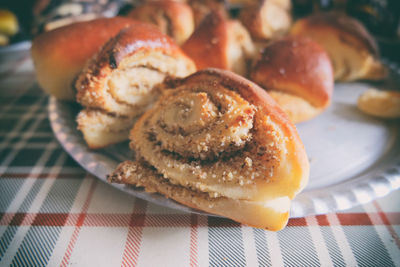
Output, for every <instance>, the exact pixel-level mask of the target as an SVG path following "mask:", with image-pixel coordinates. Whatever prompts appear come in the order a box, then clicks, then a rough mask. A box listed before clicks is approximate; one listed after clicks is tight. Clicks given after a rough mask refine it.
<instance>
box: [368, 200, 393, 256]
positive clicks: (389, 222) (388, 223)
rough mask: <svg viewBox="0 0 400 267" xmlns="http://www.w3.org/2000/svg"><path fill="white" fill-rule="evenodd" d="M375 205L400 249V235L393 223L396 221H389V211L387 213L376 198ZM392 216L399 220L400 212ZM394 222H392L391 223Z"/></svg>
mask: <svg viewBox="0 0 400 267" xmlns="http://www.w3.org/2000/svg"><path fill="white" fill-rule="evenodd" d="M373 203H374V206H375V208H376V210H377V211H378V215H379V216H380V218H381V220H382V221H383V222H384V224H385V225H386V228H387V229H388V231H389V233H390V235H391V236H392V237H393V239H394V242H396V245H397V247H398V248H399V249H400V239H399V236H398V235H397V233H396V231H395V230H394V228H393V226H392V224H393V223H394V222H393V221H389V219H388V217H387V216H386V214H387V213H385V212H384V211H383V210H382V208H381V206H379V203H378V202H377V201H376V200H374V202H373ZM392 218H395V219H396V220H395V221H397V222H398V221H399V220H400V214H399V213H397V214H396V216H393V217H392ZM391 223H392V224H391Z"/></svg>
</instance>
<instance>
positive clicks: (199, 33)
mask: <svg viewBox="0 0 400 267" xmlns="http://www.w3.org/2000/svg"><path fill="white" fill-rule="evenodd" d="M182 49H183V51H185V53H186V54H187V55H188V56H189V57H191V58H192V59H193V60H194V62H195V63H196V66H197V69H205V68H210V67H213V68H220V69H226V70H231V71H233V72H236V73H238V74H240V75H243V76H244V75H246V74H247V65H248V63H249V61H250V59H251V58H252V57H253V55H254V54H255V48H254V44H253V42H252V40H251V37H250V35H249V33H248V32H247V30H246V29H245V28H244V27H243V25H242V24H241V23H240V22H239V21H237V20H228V19H227V18H226V17H225V16H224V15H223V14H222V13H220V12H212V13H210V14H209V15H208V16H207V17H206V18H205V19H204V20H203V22H202V23H201V24H200V26H199V27H198V28H197V29H196V30H195V31H194V32H193V34H192V36H190V38H189V39H188V40H187V41H186V42H185V43H184V44H183V45H182Z"/></svg>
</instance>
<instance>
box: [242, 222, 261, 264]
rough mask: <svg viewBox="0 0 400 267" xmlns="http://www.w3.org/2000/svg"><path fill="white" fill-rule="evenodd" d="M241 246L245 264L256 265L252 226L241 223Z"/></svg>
mask: <svg viewBox="0 0 400 267" xmlns="http://www.w3.org/2000/svg"><path fill="white" fill-rule="evenodd" d="M241 227H242V235H243V247H244V255H245V258H246V265H247V266H257V264H258V263H257V249H256V244H255V241H254V234H253V228H252V227H249V226H245V225H242V226H241Z"/></svg>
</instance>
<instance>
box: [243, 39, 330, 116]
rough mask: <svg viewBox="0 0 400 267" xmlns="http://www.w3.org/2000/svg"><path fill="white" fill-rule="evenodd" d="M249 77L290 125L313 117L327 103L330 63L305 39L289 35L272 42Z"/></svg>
mask: <svg viewBox="0 0 400 267" xmlns="http://www.w3.org/2000/svg"><path fill="white" fill-rule="evenodd" d="M250 78H251V80H253V81H254V82H255V83H257V84H259V85H260V86H261V87H263V88H264V89H265V90H267V91H268V93H269V94H270V96H272V97H273V98H274V99H275V101H276V102H277V103H278V104H279V105H280V106H281V108H282V109H283V110H284V111H285V112H286V114H287V115H288V116H289V118H290V119H291V121H292V122H293V123H298V122H302V121H305V120H309V119H311V118H313V117H315V116H317V115H318V114H320V113H322V111H324V110H325V109H326V108H327V107H328V106H329V104H330V102H331V96H332V93H333V86H334V80H333V68H332V64H331V61H330V59H329V56H328V54H327V53H326V52H325V50H324V49H323V48H322V47H320V45H318V43H316V42H314V41H312V40H311V39H309V38H305V37H300V36H297V37H294V36H292V37H285V38H283V39H280V40H276V41H273V42H272V43H271V44H270V45H269V46H267V47H266V48H265V49H264V50H263V51H262V54H261V56H260V58H259V59H258V60H257V61H256V62H255V64H254V66H253V68H252V70H251V73H250Z"/></svg>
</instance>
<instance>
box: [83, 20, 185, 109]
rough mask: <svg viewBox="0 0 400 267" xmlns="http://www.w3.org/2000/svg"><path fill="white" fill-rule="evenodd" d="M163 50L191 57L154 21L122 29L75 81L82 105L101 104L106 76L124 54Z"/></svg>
mask: <svg viewBox="0 0 400 267" xmlns="http://www.w3.org/2000/svg"><path fill="white" fill-rule="evenodd" d="M150 51H162V52H163V53H164V54H168V55H171V56H173V57H176V58H185V59H187V61H188V63H189V62H191V61H190V59H189V58H188V57H187V56H186V55H185V54H184V53H183V52H182V51H181V50H180V48H179V47H178V46H177V45H176V44H175V43H174V42H173V41H172V39H170V38H169V37H168V36H167V35H165V34H163V33H161V32H160V31H159V30H158V29H157V28H156V27H155V26H154V25H151V24H147V23H140V22H138V23H137V24H135V25H133V26H131V27H128V28H125V29H123V30H121V31H120V32H119V33H118V34H117V35H116V36H115V37H114V38H112V39H110V40H109V41H108V42H107V43H106V44H105V45H104V46H103V48H102V49H101V50H100V52H99V53H98V54H97V55H96V56H95V57H94V58H92V60H91V61H90V62H88V64H87V66H86V69H84V70H83V71H82V73H81V74H80V75H79V77H78V79H77V82H76V89H77V91H78V93H77V101H78V102H80V103H81V104H83V105H84V106H89V107H99V108H102V107H103V105H104V101H105V100H104V96H103V95H102V94H101V93H100V91H101V90H102V87H103V86H104V84H103V83H104V81H105V79H106V77H107V76H108V75H109V74H110V73H111V71H112V70H113V69H117V68H118V66H119V65H120V63H121V62H122V61H123V60H124V59H125V58H127V57H130V56H132V55H134V54H136V53H139V52H143V53H146V52H150Z"/></svg>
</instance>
